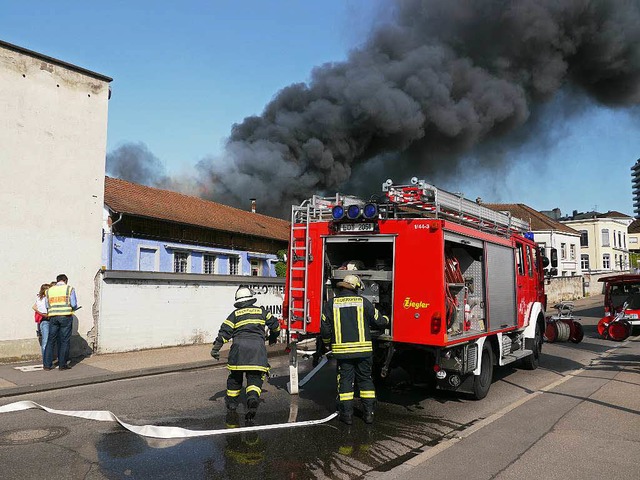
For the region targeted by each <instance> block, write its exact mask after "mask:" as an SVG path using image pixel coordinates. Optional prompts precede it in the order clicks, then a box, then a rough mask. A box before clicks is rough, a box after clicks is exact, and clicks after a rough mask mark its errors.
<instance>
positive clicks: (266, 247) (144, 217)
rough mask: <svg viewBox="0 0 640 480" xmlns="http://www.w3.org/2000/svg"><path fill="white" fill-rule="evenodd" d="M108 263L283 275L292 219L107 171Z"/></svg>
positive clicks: (166, 270)
mask: <svg viewBox="0 0 640 480" xmlns="http://www.w3.org/2000/svg"><path fill="white" fill-rule="evenodd" d="M103 219H104V220H103V231H104V235H103V257H102V258H103V265H104V266H105V269H106V270H134V271H148V272H164V273H181V274H183V273H196V274H204V275H233V276H243V275H244V276H265V277H274V276H276V271H275V263H276V262H277V261H278V256H277V253H278V251H280V250H286V248H287V245H288V242H289V232H290V230H289V222H287V221H284V220H281V219H279V218H274V217H268V216H265V215H261V214H258V213H256V212H254V211H244V210H240V209H237V208H233V207H229V206H227V205H222V204H219V203H216V202H210V201H207V200H203V199H201V198H197V197H192V196H188V195H183V194H181V193H177V192H172V191H169V190H162V189H158V188H151V187H146V186H143V185H139V184H135V183H131V182H127V181H124V180H120V179H116V178H110V177H106V179H105V208H104V212H103Z"/></svg>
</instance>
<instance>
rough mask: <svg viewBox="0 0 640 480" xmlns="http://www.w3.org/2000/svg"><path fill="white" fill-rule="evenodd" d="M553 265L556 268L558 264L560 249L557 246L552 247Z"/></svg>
mask: <svg viewBox="0 0 640 480" xmlns="http://www.w3.org/2000/svg"><path fill="white" fill-rule="evenodd" d="M551 266H552V267H553V268H556V267H557V266H558V249H557V248H552V249H551Z"/></svg>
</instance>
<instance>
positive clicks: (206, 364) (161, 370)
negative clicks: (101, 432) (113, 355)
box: [0, 349, 287, 398]
mask: <svg viewBox="0 0 640 480" xmlns="http://www.w3.org/2000/svg"><path fill="white" fill-rule="evenodd" d="M282 355H287V352H286V351H285V350H284V349H281V350H280V349H278V350H274V351H272V352H269V355H268V356H269V357H280V356H282ZM226 360H227V359H226V358H224V357H222V358H221V359H220V360H204V361H200V362H192V363H185V364H176V365H166V366H162V367H151V368H140V369H137V370H128V371H124V372H113V373H104V374H101V375H93V376H88V377H84V378H74V379H68V380H61V381H56V382H55V383H54V382H52V383H43V384H41V385H22V386H18V387H10V388H3V389H0V398H8V397H16V396H19V395H26V394H29V393H40V392H48V391H52V390H62V389H65V388H70V387H81V386H84V385H93V384H98V383H107V382H115V381H117V380H126V379H130V378H137V377H150V376H154V375H162V374H165V373H173V372H184V371H189V370H200V369H203V368H212V369H215V370H220V369H223V368H224V369H226V368H227V363H226Z"/></svg>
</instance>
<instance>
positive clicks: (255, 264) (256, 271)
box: [251, 259, 260, 277]
mask: <svg viewBox="0 0 640 480" xmlns="http://www.w3.org/2000/svg"><path fill="white" fill-rule="evenodd" d="M251 275H252V276H254V277H257V276H258V275H260V260H255V259H254V260H251Z"/></svg>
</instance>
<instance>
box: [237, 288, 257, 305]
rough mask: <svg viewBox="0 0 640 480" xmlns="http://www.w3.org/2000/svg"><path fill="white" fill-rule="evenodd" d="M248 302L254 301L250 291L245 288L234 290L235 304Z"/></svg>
mask: <svg viewBox="0 0 640 480" xmlns="http://www.w3.org/2000/svg"><path fill="white" fill-rule="evenodd" d="M249 300H255V297H254V296H253V292H252V291H251V289H249V288H247V287H240V288H239V289H238V290H236V303H241V302H247V301H249Z"/></svg>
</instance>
